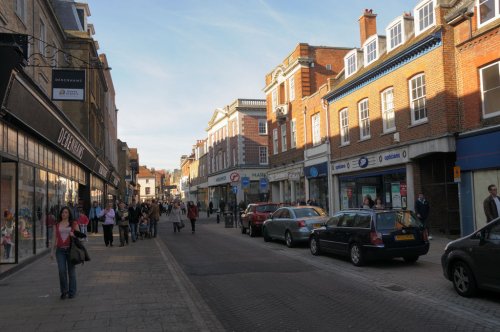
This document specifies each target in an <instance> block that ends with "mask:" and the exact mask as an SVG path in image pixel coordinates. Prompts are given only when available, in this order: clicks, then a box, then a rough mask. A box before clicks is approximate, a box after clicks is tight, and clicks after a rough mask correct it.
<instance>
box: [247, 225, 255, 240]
mask: <svg viewBox="0 0 500 332" xmlns="http://www.w3.org/2000/svg"><path fill="white" fill-rule="evenodd" d="M248 235H250V237H255V227H254V226H252V224H250V225H248Z"/></svg>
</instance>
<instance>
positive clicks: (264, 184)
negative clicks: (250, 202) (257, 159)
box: [259, 178, 269, 189]
mask: <svg viewBox="0 0 500 332" xmlns="http://www.w3.org/2000/svg"><path fill="white" fill-rule="evenodd" d="M268 185H269V182H268V181H267V179H266V178H260V180H259V187H260V189H266V188H267V186H268Z"/></svg>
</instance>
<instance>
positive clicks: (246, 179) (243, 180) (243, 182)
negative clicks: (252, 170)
mask: <svg viewBox="0 0 500 332" xmlns="http://www.w3.org/2000/svg"><path fill="white" fill-rule="evenodd" d="M241 186H242V187H243V188H248V187H249V186H250V178H249V177H247V176H244V177H242V178H241Z"/></svg>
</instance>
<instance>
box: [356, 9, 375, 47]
mask: <svg viewBox="0 0 500 332" xmlns="http://www.w3.org/2000/svg"><path fill="white" fill-rule="evenodd" d="M358 21H359V31H360V36H361V45H360V46H363V44H364V43H365V41H366V40H367V39H368V37H370V36H373V35H375V34H376V33H377V14H373V10H372V9H365V12H364V13H363V15H362V16H361V17H360V18H359V20H358Z"/></svg>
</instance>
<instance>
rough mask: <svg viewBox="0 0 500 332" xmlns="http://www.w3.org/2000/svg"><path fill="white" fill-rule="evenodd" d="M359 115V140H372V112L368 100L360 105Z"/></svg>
mask: <svg viewBox="0 0 500 332" xmlns="http://www.w3.org/2000/svg"><path fill="white" fill-rule="evenodd" d="M358 113H359V138H360V139H367V138H370V110H369V109H368V99H364V100H362V101H360V102H359V103H358Z"/></svg>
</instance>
